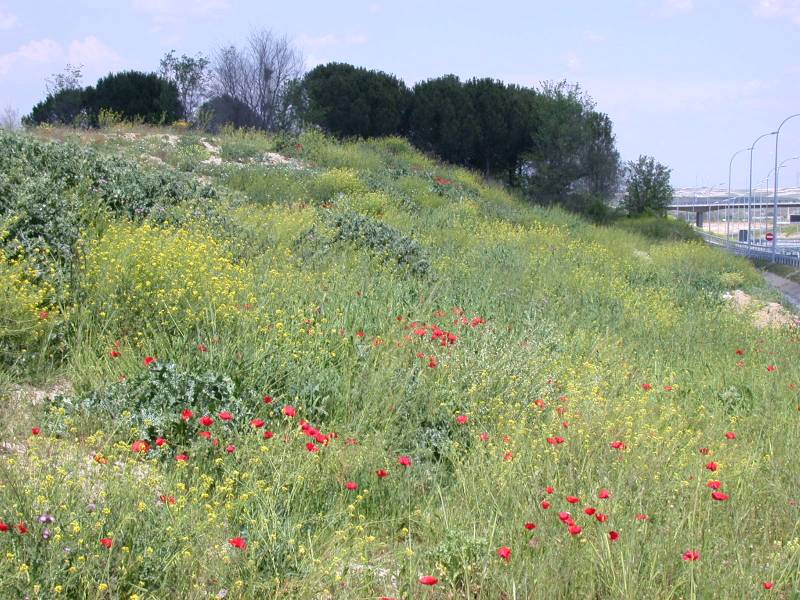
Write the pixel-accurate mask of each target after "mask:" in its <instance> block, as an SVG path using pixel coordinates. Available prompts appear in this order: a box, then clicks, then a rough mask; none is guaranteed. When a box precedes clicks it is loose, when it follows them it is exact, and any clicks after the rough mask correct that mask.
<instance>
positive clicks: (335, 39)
mask: <svg viewBox="0 0 800 600" xmlns="http://www.w3.org/2000/svg"><path fill="white" fill-rule="evenodd" d="M368 41H369V38H368V37H367V35H366V34H364V33H354V34H351V35H335V34H333V33H328V34H326V35H320V36H309V35H306V34H303V35H301V36H300V37H299V38H297V43H298V45H300V46H301V47H303V48H305V49H306V50H319V49H321V48H331V47H335V46H356V45H359V44H366V43H367V42H368Z"/></svg>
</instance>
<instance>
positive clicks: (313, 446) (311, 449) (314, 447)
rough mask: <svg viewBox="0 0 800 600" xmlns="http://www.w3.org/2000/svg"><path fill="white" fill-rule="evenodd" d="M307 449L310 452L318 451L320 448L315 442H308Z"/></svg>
mask: <svg viewBox="0 0 800 600" xmlns="http://www.w3.org/2000/svg"><path fill="white" fill-rule="evenodd" d="M306 450H308V451H309V452H316V451H317V450H319V448H317V445H316V444H314V443H313V442H308V443H307V444H306Z"/></svg>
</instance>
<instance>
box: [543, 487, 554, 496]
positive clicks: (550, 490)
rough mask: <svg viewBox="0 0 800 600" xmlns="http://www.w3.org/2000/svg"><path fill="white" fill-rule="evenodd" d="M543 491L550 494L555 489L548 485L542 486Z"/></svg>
mask: <svg viewBox="0 0 800 600" xmlns="http://www.w3.org/2000/svg"><path fill="white" fill-rule="evenodd" d="M544 491H545V492H547V493H548V494H552V493H553V492H554V491H555V490H554V489H553V488H552V486H549V485H548V486H547V487H546V488H544Z"/></svg>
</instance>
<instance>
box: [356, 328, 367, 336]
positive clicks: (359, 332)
mask: <svg viewBox="0 0 800 600" xmlns="http://www.w3.org/2000/svg"><path fill="white" fill-rule="evenodd" d="M356 335H357V336H358V337H364V336H365V335H366V334H365V333H364V330H363V329H359V330H358V331H356Z"/></svg>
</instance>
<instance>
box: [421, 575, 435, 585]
mask: <svg viewBox="0 0 800 600" xmlns="http://www.w3.org/2000/svg"><path fill="white" fill-rule="evenodd" d="M419 582H420V583H421V584H422V585H436V584H437V583H439V580H438V579H436V577H434V576H433V575H423V576H422V577H420V578H419Z"/></svg>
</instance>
